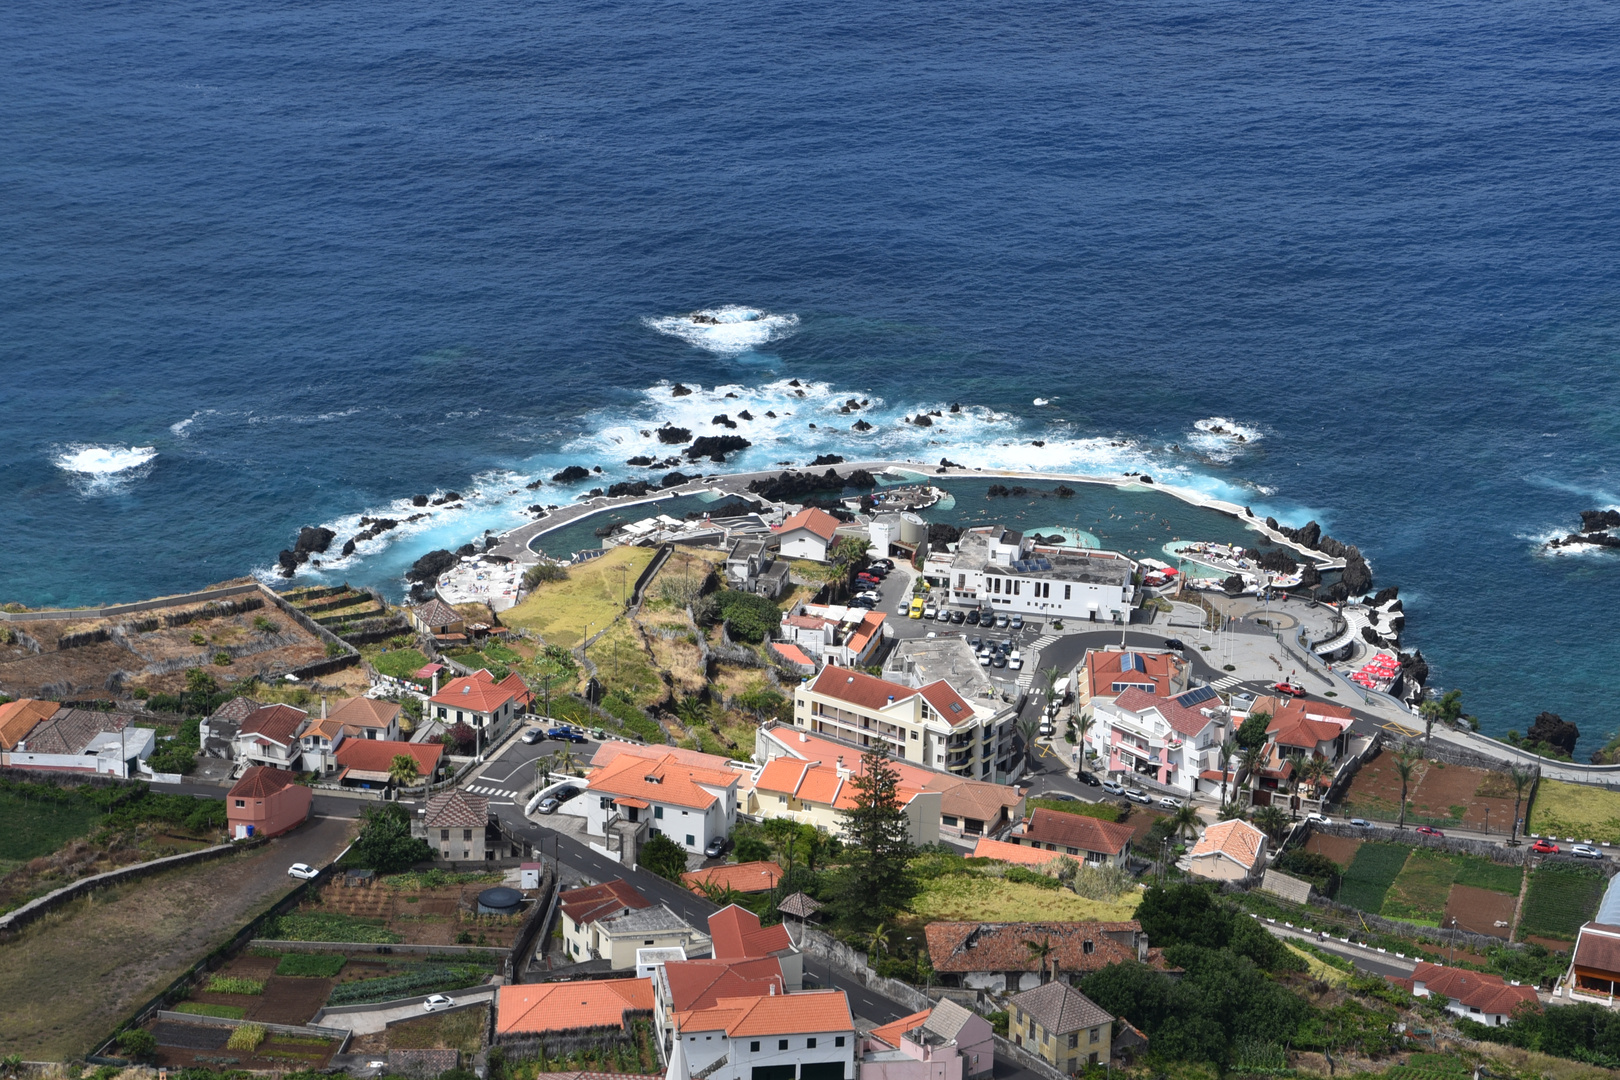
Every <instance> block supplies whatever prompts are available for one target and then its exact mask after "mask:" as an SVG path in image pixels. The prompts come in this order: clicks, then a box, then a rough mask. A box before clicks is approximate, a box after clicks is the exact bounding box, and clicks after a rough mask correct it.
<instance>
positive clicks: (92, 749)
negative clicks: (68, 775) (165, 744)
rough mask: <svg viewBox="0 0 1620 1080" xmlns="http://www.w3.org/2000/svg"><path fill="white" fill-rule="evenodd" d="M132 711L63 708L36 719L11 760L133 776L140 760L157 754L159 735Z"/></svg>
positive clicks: (24, 765)
mask: <svg viewBox="0 0 1620 1080" xmlns="http://www.w3.org/2000/svg"><path fill="white" fill-rule="evenodd" d="M134 719H135V718H134V717H133V716H131V715H130V714H128V713H110V712H101V711H99V710H95V709H59V710H57V712H56V713H55V714H54V715H52V716H51V717H50V718H49V719H46V720H42V721H40V722H39V723H38V724H36V725H34V727H33V728H32V730H30V731H29V732H28V734H27V735H26V736H24V737H23V738H22V739H21V740H19V741H18V743H17V745H16V746H14V747H12V750H11V753H9V754H8V755H6V764H7V765H9V766H11V767H12V768H14V769H53V770H54V769H60V770H66V771H71V772H93V773H100V774H102V775H105V776H120V777H129V776H131V775H133V774H134V771H135V762H137V761H145V760H146V759H147V758H149V757H151V756H152V750H153V749H154V748H155V747H156V745H157V736H156V734H155V733H154V732H153V731H152V730H151V729H150V728H139V727H134V726H133V725H132V723H131V722H132V721H133V720H134Z"/></svg>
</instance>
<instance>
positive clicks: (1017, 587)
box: [1012, 581, 1024, 596]
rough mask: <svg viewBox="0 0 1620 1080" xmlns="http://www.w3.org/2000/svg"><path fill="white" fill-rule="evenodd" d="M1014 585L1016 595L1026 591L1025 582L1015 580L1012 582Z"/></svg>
mask: <svg viewBox="0 0 1620 1080" xmlns="http://www.w3.org/2000/svg"><path fill="white" fill-rule="evenodd" d="M1012 586H1013V595H1014V596H1018V595H1020V594H1021V593H1022V592H1023V591H1024V583H1023V582H1022V581H1015V582H1013V583H1012Z"/></svg>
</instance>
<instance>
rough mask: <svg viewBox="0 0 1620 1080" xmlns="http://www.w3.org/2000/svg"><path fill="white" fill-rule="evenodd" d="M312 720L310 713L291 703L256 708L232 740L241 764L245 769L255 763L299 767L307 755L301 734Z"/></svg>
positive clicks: (276, 766)
mask: <svg viewBox="0 0 1620 1080" xmlns="http://www.w3.org/2000/svg"><path fill="white" fill-rule="evenodd" d="M308 722H309V714H308V713H307V712H305V711H304V710H303V709H295V708H293V707H292V706H291V705H266V706H265V707H264V708H262V709H255V710H254V711H253V712H251V713H249V714H248V715H247V717H246V718H245V719H244V720H243V721H242V726H241V727H239V728H237V730H236V738H235V739H234V740H233V741H232V750H233V751H234V752H235V755H236V761H237V764H238V765H240V766H241V767H242V769H244V770H246V769H249V768H252V767H253V766H254V765H269V766H270V767H272V768H276V769H294V770H297V769H298V768H299V759H300V758H302V757H303V755H304V747H303V744H302V743H300V742H299V741H298V736H299V734H300V733H302V731H303V730H304V726H305V725H306V724H307V723H308Z"/></svg>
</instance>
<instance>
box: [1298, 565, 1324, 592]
mask: <svg viewBox="0 0 1620 1080" xmlns="http://www.w3.org/2000/svg"><path fill="white" fill-rule="evenodd" d="M1320 584H1322V571H1320V570H1318V569H1317V568H1316V564H1315V563H1306V564H1305V566H1304V568H1303V569H1301V570H1300V572H1299V587H1300V588H1302V589H1311V588H1315V587H1316V586H1318V585H1320Z"/></svg>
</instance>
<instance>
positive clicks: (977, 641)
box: [967, 637, 984, 652]
mask: <svg viewBox="0 0 1620 1080" xmlns="http://www.w3.org/2000/svg"><path fill="white" fill-rule="evenodd" d="M967 643H968V648H970V649H972V650H973V651H974V652H977V651H979V650H980V649H981V648H983V647H984V639H983V638H977V637H970V638H968V639H967Z"/></svg>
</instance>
